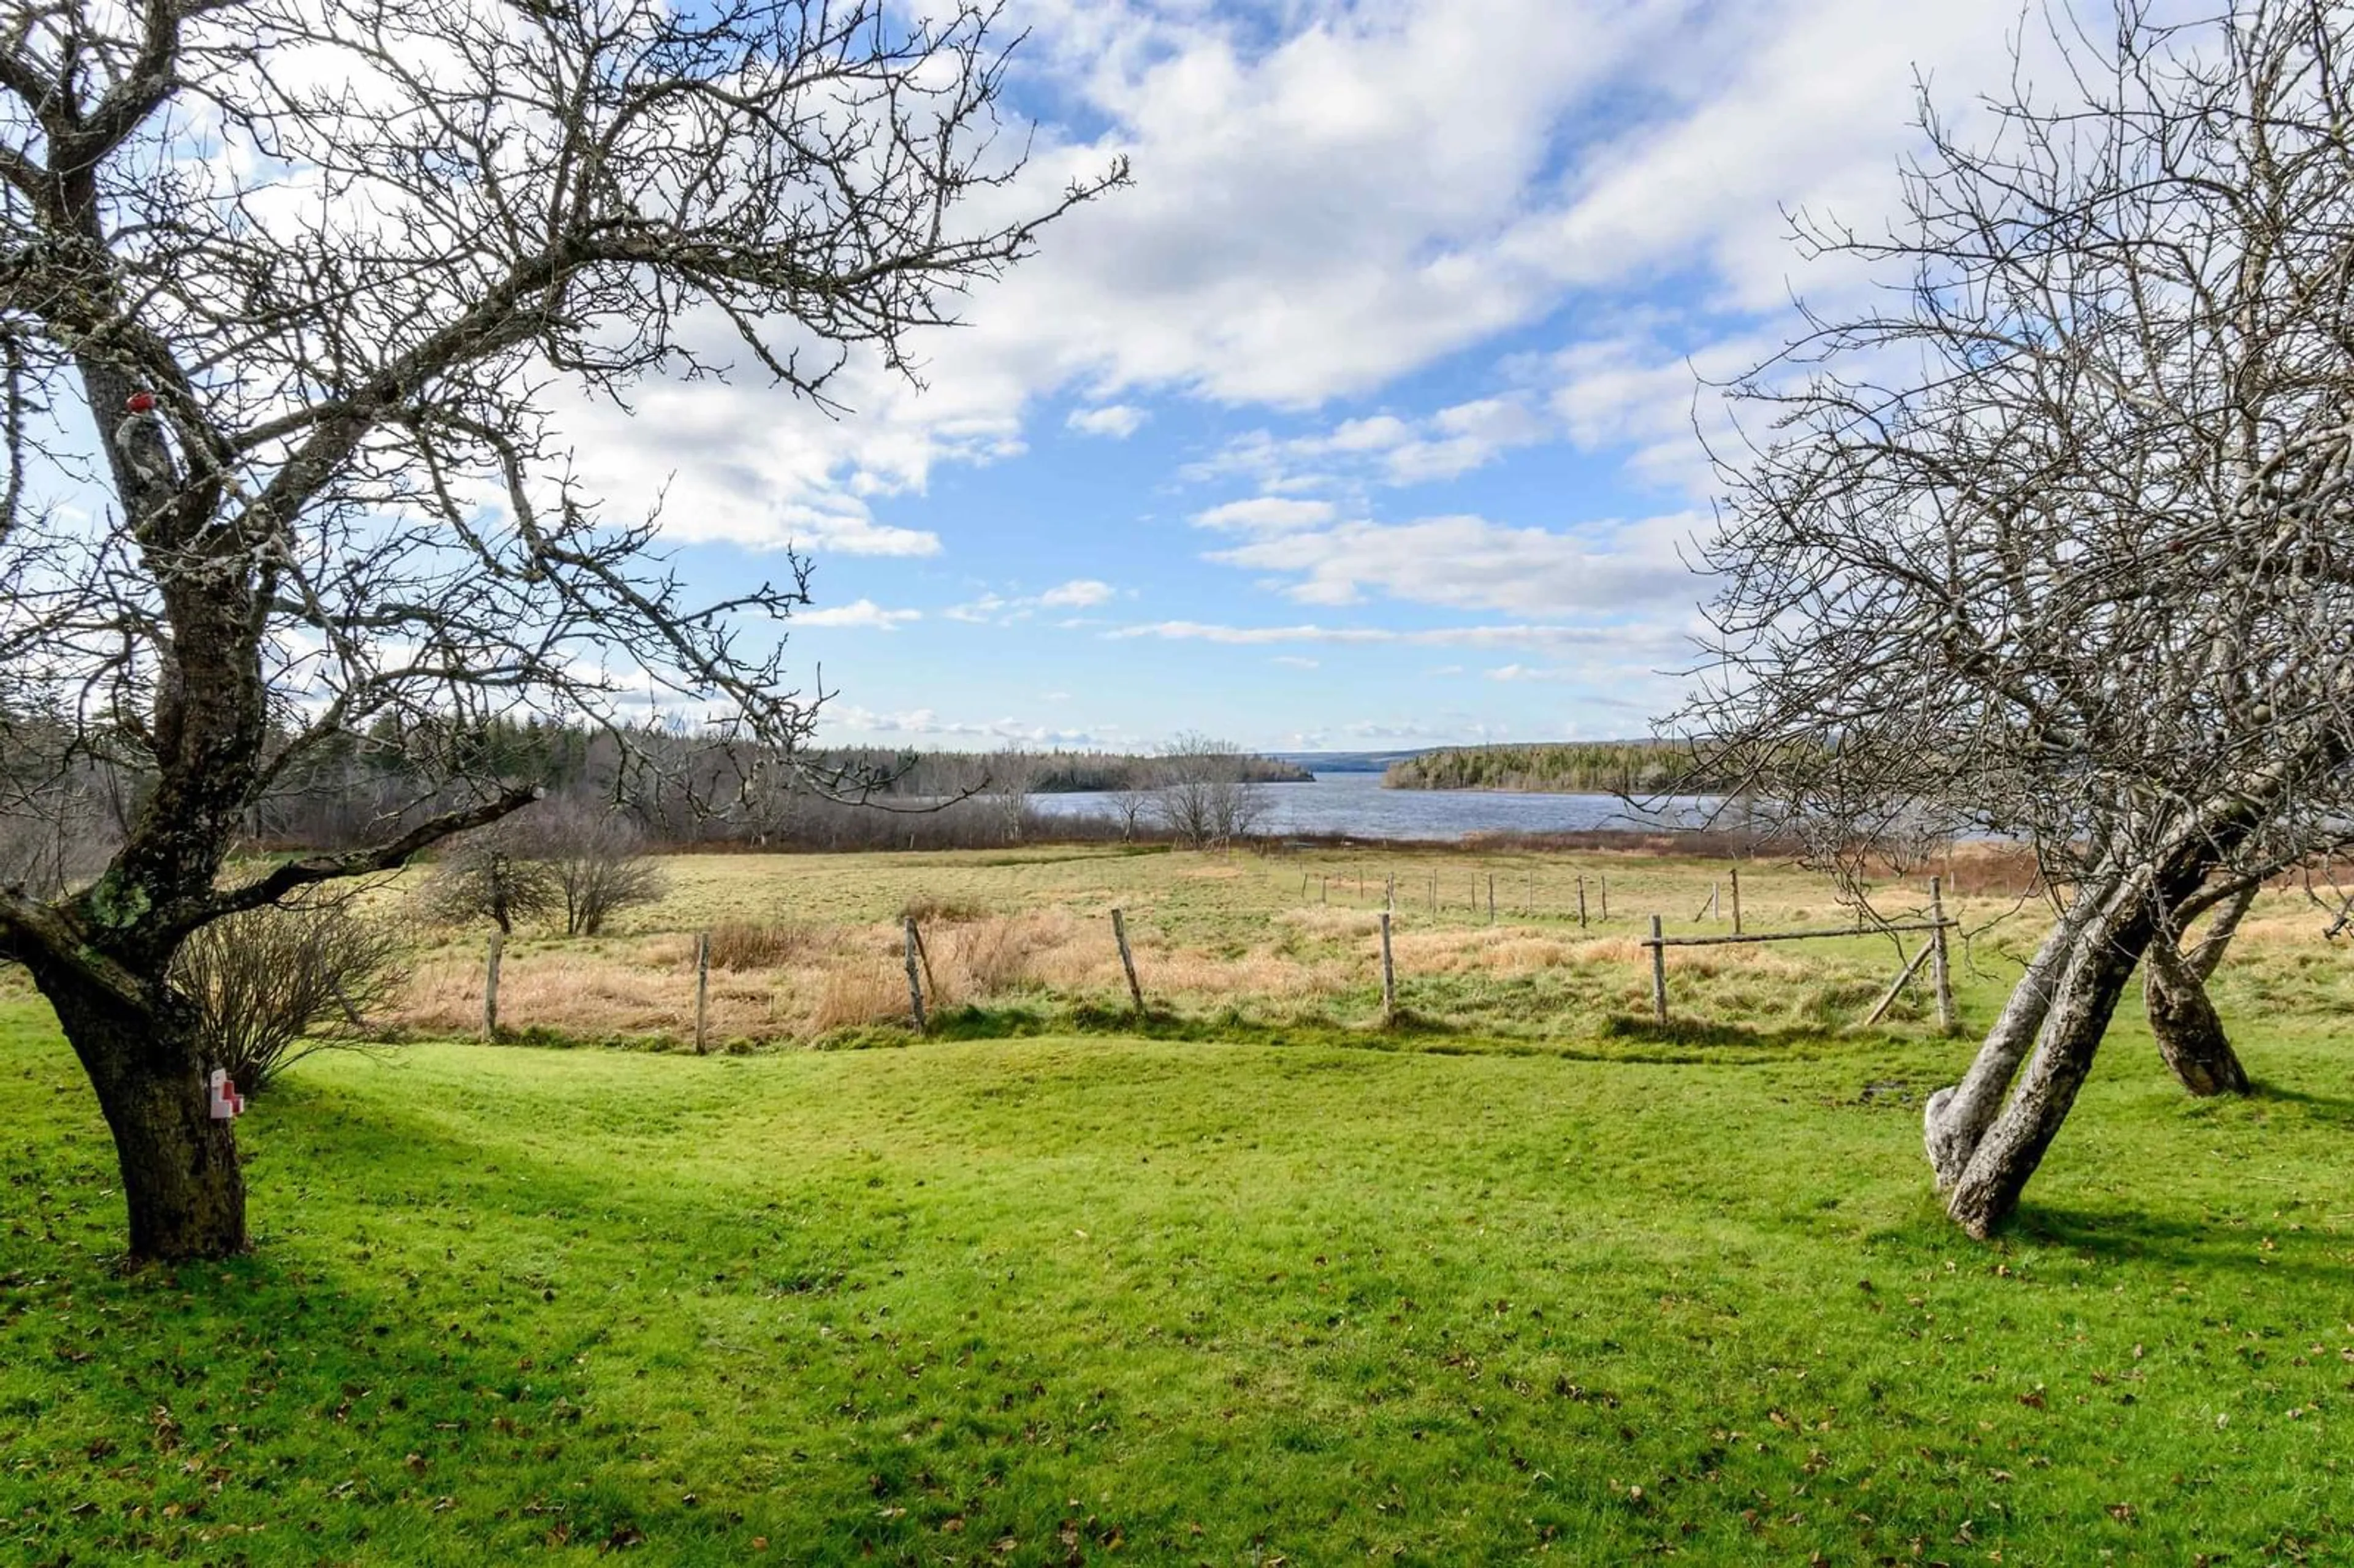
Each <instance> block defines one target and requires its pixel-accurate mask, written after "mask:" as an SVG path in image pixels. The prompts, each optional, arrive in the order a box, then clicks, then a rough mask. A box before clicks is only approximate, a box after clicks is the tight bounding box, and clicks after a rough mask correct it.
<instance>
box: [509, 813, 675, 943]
mask: <svg viewBox="0 0 2354 1568" xmlns="http://www.w3.org/2000/svg"><path fill="white" fill-rule="evenodd" d="M520 827H521V831H522V832H523V834H524V837H523V840H522V847H523V848H524V850H525V853H527V854H528V855H529V856H530V858H532V859H533V860H535V861H537V862H538V863H540V864H541V865H542V866H544V867H545V868H546V875H547V878H548V880H549V881H550V882H552V883H553V884H554V885H555V891H556V899H555V903H554V905H553V906H552V912H555V913H560V914H562V916H564V934H565V935H566V936H567V937H594V936H597V935H599V933H601V932H602V931H603V930H604V928H605V922H606V921H608V920H610V919H611V918H612V917H613V916H615V915H617V914H619V913H620V912H621V911H622V910H624V909H628V908H631V907H633V906H637V905H641V904H652V903H653V902H654V901H655V900H657V899H659V898H661V897H662V895H663V894H664V893H666V892H668V891H669V890H670V884H669V880H668V879H667V878H666V877H664V876H663V873H662V868H661V867H660V866H659V865H656V864H655V863H654V862H653V861H652V859H651V858H649V857H648V855H647V853H646V831H645V829H644V828H643V827H642V826H641V825H640V824H638V823H637V822H635V821H631V819H630V818H628V817H626V816H623V815H622V814H621V813H620V812H619V811H617V810H611V809H610V808H605V807H599V806H598V805H595V804H593V803H592V802H589V801H587V800H564V801H555V802H549V803H546V804H543V805H541V806H538V807H535V808H534V809H533V810H531V811H529V812H528V813H527V814H526V815H525V818H523V819H521V820H520Z"/></svg>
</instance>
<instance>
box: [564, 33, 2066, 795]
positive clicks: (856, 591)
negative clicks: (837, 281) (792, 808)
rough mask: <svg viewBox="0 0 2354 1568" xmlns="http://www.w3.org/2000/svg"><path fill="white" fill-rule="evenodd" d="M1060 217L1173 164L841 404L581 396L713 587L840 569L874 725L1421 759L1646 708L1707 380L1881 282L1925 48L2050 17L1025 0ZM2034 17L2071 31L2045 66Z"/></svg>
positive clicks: (910, 742) (1680, 581)
mask: <svg viewBox="0 0 2354 1568" xmlns="http://www.w3.org/2000/svg"><path fill="white" fill-rule="evenodd" d="M1014 10H1015V16H1014V19H1015V20H1016V21H1017V22H1020V23H1022V24H1025V25H1027V26H1029V27H1030V28H1031V29H1032V36H1031V38H1030V41H1029V43H1028V45H1027V46H1026V47H1025V48H1024V49H1023V53H1022V55H1021V56H1020V57H1019V58H1020V60H1021V65H1020V67H1019V68H1018V69H1016V71H1015V72H1014V76H1013V96H1014V105H1013V106H1014V107H1015V108H1016V109H1017V110H1021V111H1026V112H1028V113H1029V114H1031V115H1034V117H1036V118H1037V119H1038V121H1039V122H1040V131H1039V134H1038V138H1037V142H1036V153H1035V155H1034V162H1033V164H1032V167H1031V170H1030V176H1029V184H1028V186H1027V188H1026V189H1025V190H1023V191H1017V192H1014V193H1012V194H1011V195H1010V196H1008V199H1009V200H1013V201H1015V202H1020V201H1023V200H1031V201H1035V200H1037V199H1039V196H1040V193H1042V192H1044V191H1046V190H1049V189H1051V188H1053V187H1055V186H1056V185H1060V184H1061V183H1062V182H1063V181H1064V180H1065V179H1066V178H1068V177H1069V176H1070V175H1073V174H1074V173H1076V172H1080V171H1085V170H1088V169H1092V168H1097V167H1100V166H1101V164H1103V163H1104V162H1105V161H1106V160H1107V159H1108V158H1109V157H1110V156H1111V155H1113V154H1123V153H1124V154H1127V155H1128V156H1129V158H1130V159H1131V160H1132V163H1133V166H1134V174H1135V185H1134V187H1133V188H1132V189H1129V190H1127V191H1123V192H1119V193H1116V194H1115V195H1113V196H1109V197H1108V198H1106V199H1105V200H1103V201H1102V202H1100V203H1098V204H1097V205H1096V206H1094V207H1090V208H1087V209H1084V210H1082V211H1081V212H1079V213H1077V214H1076V215H1075V216H1073V217H1070V218H1069V219H1067V220H1066V222H1065V223H1063V224H1061V225H1059V226H1058V227H1056V228H1053V229H1051V230H1049V231H1048V233H1047V234H1046V236H1045V238H1044V249H1043V251H1042V254H1041V255H1040V256H1039V257H1038V258H1036V259H1035V260H1033V261H1031V262H1030V263H1028V264H1027V265H1026V266H1024V267H1023V268H1022V269H1021V270H1018V271H1017V272H1016V273H1015V274H1014V275H1013V277H1011V278H1009V279H1008V280H1006V281H1004V282H1002V283H1000V284H997V285H993V286H991V287H989V288H986V289H984V290H982V291H980V292H978V293H976V294H975V295H974V296H973V298H972V299H971V300H970V303H969V305H968V306H967V308H966V310H965V312H964V314H965V318H966V324H965V325H964V326H963V327H961V328H960V329H958V330H956V331H953V332H948V333H943V334H936V335H935V337H934V338H932V339H930V340H928V341H926V342H925V343H924V344H922V345H921V347H922V352H923V354H924V356H925V359H926V362H927V364H926V371H925V380H926V382H927V384H928V387H927V389H925V390H923V391H921V392H918V391H917V390H915V389H914V388H912V387H907V386H906V385H904V384H902V383H899V382H896V381H894V380H893V379H892V378H891V377H889V376H886V375H885V374H884V373H883V372H881V371H880V370H879V369H878V368H876V367H874V366H864V365H853V366H850V367H848V368H847V369H846V370H845V372H844V374H843V382H842V385H841V390H842V391H843V396H844V397H845V399H846V400H847V401H848V402H849V403H850V404H852V405H853V408H854V411H853V412H852V413H851V414H849V415H848V416H846V417H844V418H840V419H838V420H828V419H827V418H824V417H822V415H820V414H819V413H818V412H816V411H815V410H813V409H811V408H809V407H807V406H806V405H802V404H797V403H795V402H793V401H791V400H790V399H789V398H787V397H784V396H782V395H780V394H776V393H772V392H769V391H767V390H765V389H762V388H760V387H757V386H754V385H751V384H748V383H739V384H737V385H736V386H733V387H711V386H700V387H679V388H665V389H650V392H649V395H648V396H647V397H642V398H640V399H639V400H638V404H637V408H636V412H635V415H634V417H632V418H630V419H628V420H626V421H624V420H621V419H620V418H618V417H617V416H612V415H597V414H593V413H584V414H583V415H582V416H581V424H580V428H579V432H578V433H579V435H580V438H581V440H582V452H583V462H584V467H585V468H586V469H587V471H588V473H589V474H590V476H591V477H592V478H595V479H597V480H599V481H600V482H602V485H603V488H604V489H605V490H606V492H607V493H608V494H609V495H610V497H611V498H612V499H613V500H614V501H616V502H619V503H623V504H627V503H630V502H631V501H632V500H633V499H640V498H643V497H645V496H647V495H650V494H651V493H652V492H653V491H655V490H657V489H663V488H664V487H665V486H666V494H667V498H666V502H665V513H664V514H665V517H666V519H667V527H668V531H669V535H670V537H671V539H672V541H673V543H674V544H675V545H677V546H679V547H680V548H681V549H682V551H683V557H682V558H683V559H684V562H685V563H686V565H687V567H688V569H689V570H690V572H691V573H692V574H693V575H694V576H695V577H701V578H704V579H705V580H708V581H712V582H724V581H730V580H735V579H739V578H741V577H744V576H746V575H748V574H753V573H758V572H761V571H763V570H764V569H768V568H769V567H772V566H773V561H772V559H770V558H769V552H772V551H774V550H775V549H777V548H778V547H779V546H783V545H785V544H787V543H789V542H790V543H791V544H793V545H794V546H797V547H799V548H801V549H802V550H804V551H806V552H807V553H808V554H809V555H810V556H811V557H812V558H813V559H814V560H815V562H816V564H817V570H816V577H815V580H814V585H813V586H814V590H815V592H816V595H817V599H818V603H817V605H816V606H815V607H814V608H813V609H812V610H811V611H810V612H806V613H805V614H804V616H803V617H802V618H801V621H800V623H799V625H798V628H797V630H795V631H794V633H793V638H792V648H793V651H794V663H795V666H796V668H797V670H800V671H802V672H813V671H814V669H815V668H817V667H821V666H822V671H823V676H824V680H825V682H826V683H827V685H828V687H829V688H831V689H832V691H834V692H835V693H836V696H835V697H834V699H833V701H832V704H831V705H829V707H828V710H827V715H826V722H825V725H824V727H823V729H822V735H823V736H824V737H825V738H827V739H829V740H834V741H841V742H881V743H885V744H889V745H894V746H918V747H934V746H950V747H993V746H996V745H999V744H1002V743H1005V742H1009V741H1017V742H1028V743H1050V744H1061V745H1073V746H1107V747H1149V746H1150V745H1153V744H1156V743H1158V742H1159V741H1161V740H1162V739H1164V738H1166V737H1167V736H1171V735H1172V734H1173V733H1175V732H1177V731H1179V730H1183V729H1199V730H1205V731H1209V732H1212V733H1214V734H1218V735H1221V736H1227V737H1229V738H1232V739H1235V740H1237V741H1240V742H1242V743H1245V744H1247V745H1251V746H1257V747H1293V748H1351V749H1353V748H1361V747H1366V748H1386V747H1405V746H1415V745H1427V744H1436V743H1440V742H1455V741H1478V740H1500V739H1543V738H1555V737H1579V736H1584V737H1599V736H1625V735H1637V734H1642V733H1645V732H1646V730H1647V727H1648V721H1649V718H1650V717H1651V716H1652V715H1655V714H1658V713H1659V712H1661V711H1663V710H1665V709H1666V708H1668V707H1670V706H1671V705H1673V703H1674V701H1675V698H1676V695H1677V693H1678V691H1679V682H1678V681H1677V679H1676V677H1675V675H1674V673H1673V672H1674V671H1675V670H1676V669H1677V668H1678V667H1680V666H1681V664H1682V663H1684V662H1686V661H1687V660H1688V659H1689V658H1690V657H1691V649H1690V645H1689V643H1688V641H1687V639H1688V638H1689V636H1690V635H1691V632H1692V630H1694V629H1695V625H1696V620H1695V605H1696V604H1697V602H1698V601H1699V600H1700V599H1702V598H1703V597H1704V596H1705V595H1706V593H1707V584H1706V583H1705V581H1704V580H1703V579H1701V578H1699V577H1694V576H1693V575H1692V574H1691V572H1690V571H1689V570H1688V569H1687V567H1686V566H1685V565H1684V562H1683V557H1684V556H1688V555H1689V542H1690V540H1691V537H1692V536H1693V535H1694V534H1695V533H1696V532H1697V531H1699V530H1701V529H1702V528H1704V527H1705V525H1706V518H1707V514H1708V513H1707V507H1708V501H1709V496H1710V493H1711V490H1712V482H1711V478H1710V475H1709V473H1708V471H1707V468H1706V465H1705V463H1704V461H1703V460H1702V451H1701V448H1700V445H1699V442H1698V441H1697V440H1696V439H1695V438H1694V435H1693V427H1694V423H1695V421H1696V420H1697V421H1698V422H1699V423H1700V424H1701V425H1702V426H1712V425H1714V424H1715V423H1716V422H1717V421H1718V419H1719V418H1721V416H1720V414H1719V411H1718V409H1717V407H1716V405H1715V403H1714V400H1713V397H1712V395H1710V394H1709V393H1707V392H1706V391H1705V389H1704V388H1702V387H1701V386H1700V379H1701V378H1702V377H1717V376H1726V375H1729V374H1731V373H1733V372H1735V371H1737V370H1739V369H1741V368H1743V367H1744V366H1747V365H1749V364H1751V363H1754V362H1755V361H1756V360H1757V359H1759V358H1760V357H1762V356H1763V355H1765V354H1768V353H1770V352H1771V351H1772V350H1773V349H1774V348H1775V347H1776V346H1777V345H1778V344H1780V343H1781V341H1782V340H1783V338H1784V336H1785V335H1786V334H1787V333H1788V332H1789V331H1790V330H1791V329H1792V327H1793V325H1794V321H1795V318H1794V317H1793V315H1792V313H1791V309H1790V300H1791V298H1792V297H1793V296H1794V295H1804V296H1806V297H1807V298H1808V299H1809V300H1810V301H1813V302H1822V303H1825V304H1828V305H1832V306H1836V304H1837V303H1838V302H1840V300H1842V299H1850V298H1852V297H1853V296H1854V293H1855V291H1857V290H1859V289H1860V288H1862V287H1865V286H1866V281H1865V280H1862V279H1860V278H1859V277H1857V276H1854V275H1852V274H1850V273H1844V272H1839V271H1833V270H1825V269H1823V268H1821V267H1819V266H1817V267H1810V266H1809V265H1808V263H1806V262H1805V261H1804V260H1802V259H1801V258H1800V257H1799V256H1798V254H1797V252H1796V251H1795V250H1793V249H1791V247H1790V246H1789V245H1788V243H1787V238H1786V235H1787V221H1786V218H1785V217H1784V216H1783V215H1784V213H1785V211H1786V210H1787V209H1790V208H1795V207H1808V208H1810V209H1815V210H1825V209H1828V210H1831V211H1834V212H1836V213H1838V214H1839V215H1840V216H1841V217H1844V218H1847V219H1849V220H1850V221H1851V222H1853V223H1855V224H1856V225H1857V226H1858V227H1861V228H1874V227H1877V226H1879V225H1882V224H1883V223H1884V222H1885V221H1886V219H1887V216H1888V214H1889V213H1890V212H1891V211H1892V210H1893V205H1894V200H1895V194H1896V181H1895V169H1896V166H1897V160H1898V159H1899V157H1900V156H1901V154H1903V152H1904V151H1906V150H1907V149H1908V148H1909V147H1910V146H1911V145H1912V144H1913V142H1914V132H1911V131H1910V130H1909V128H1908V121H1909V119H1910V117H1911V114H1912V110H1913V88H1914V79H1915V76H1916V73H1919V74H1923V75H1926V76H1929V77H1930V78H1931V79H1933V81H1934V85H1935V95H1936V97H1937V99H1938V101H1939V102H1940V105H1941V107H1942V108H1948V109H1951V110H1954V111H1964V117H1965V118H1967V106H1968V105H1969V103H1970V101H1972V99H1973V98H1974V96H1975V94H1976V93H1977V92H1978V91H1979V90H1982V89H1984V88H1987V87H1990V86H1992V85H1994V84H1996V83H1998V82H1999V81H2000V79H2002V78H2003V76H2004V75H2005V74H2006V72H2007V70H2008V65H2009V62H2008V52H2007V51H2008V46H2009V41H2010V37H2011V35H2012V34H2013V33H2015V32H2016V30H2017V29H2018V28H2019V26H2020V12H2019V10H2018V8H2017V7H2016V6H2015V5H2011V4H2009V3H2007V0H2006V3H1999V4H1996V3H1972V0H1947V3H1945V4H1913V3H1906V0H1741V3H1739V4H1719V5H1711V4H1647V3H1644V0H1621V3H1612V4H1601V3H1599V0H1391V3H1387V4H1372V3H1364V4H1344V3H1340V0H1331V3H1325V0H1265V3H1262V4H1256V5H1245V4H1230V3H1229V4H1214V3H1210V0H1027V3H1023V0H1017V3H1016V5H1015V7H1014ZM2033 43H2034V40H2033V39H2032V38H2031V39H2030V43H2029V52H2030V54H2031V56H2032V55H2033V54H2034V53H2035V50H2034V48H2033Z"/></svg>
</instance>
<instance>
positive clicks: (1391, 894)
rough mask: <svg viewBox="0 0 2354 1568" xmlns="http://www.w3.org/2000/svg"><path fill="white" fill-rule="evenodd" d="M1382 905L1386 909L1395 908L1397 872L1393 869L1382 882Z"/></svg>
mask: <svg viewBox="0 0 2354 1568" xmlns="http://www.w3.org/2000/svg"><path fill="white" fill-rule="evenodd" d="M1382 907H1383V908H1384V909H1386V910H1394V909H1396V908H1397V873H1396V872H1391V873H1390V874H1389V875H1388V876H1387V877H1386V878H1385V879H1384V881H1383V883H1382Z"/></svg>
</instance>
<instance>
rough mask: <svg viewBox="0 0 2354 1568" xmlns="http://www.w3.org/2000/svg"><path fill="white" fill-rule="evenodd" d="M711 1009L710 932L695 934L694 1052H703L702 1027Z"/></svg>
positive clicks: (700, 1053) (703, 1027) (699, 1053)
mask: <svg viewBox="0 0 2354 1568" xmlns="http://www.w3.org/2000/svg"><path fill="white" fill-rule="evenodd" d="M710 1009H711V933H710V932H708V931H697V932H696V933H695V1054H696V1055H698V1056H700V1055H702V1054H704V1050H705V1046H704V1029H705V1023H706V1022H707V1021H708V1019H709V1016H710Z"/></svg>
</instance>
